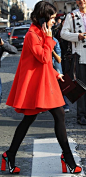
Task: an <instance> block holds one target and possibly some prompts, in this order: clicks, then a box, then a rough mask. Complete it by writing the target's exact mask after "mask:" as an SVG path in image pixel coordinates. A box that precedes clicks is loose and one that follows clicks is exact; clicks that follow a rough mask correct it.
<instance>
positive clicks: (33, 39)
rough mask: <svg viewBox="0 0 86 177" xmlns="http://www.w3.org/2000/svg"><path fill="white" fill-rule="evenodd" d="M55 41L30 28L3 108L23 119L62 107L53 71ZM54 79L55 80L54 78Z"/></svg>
mask: <svg viewBox="0 0 86 177" xmlns="http://www.w3.org/2000/svg"><path fill="white" fill-rule="evenodd" d="M54 45H55V41H54V40H53V39H52V37H49V36H45V34H44V33H43V31H42V30H41V29H40V28H38V27H36V26H35V25H33V24H32V25H31V27H30V29H29V31H28V32H27V34H26V36H25V40H24V45H23V49H22V53H21V57H20V61H19V65H18V68H17V72H16V75H15V78H14V82H13V85H12V88H11V91H10V94H9V96H8V99H7V102H6V104H7V105H9V106H12V107H14V108H15V110H16V111H17V112H20V113H24V114H25V115H32V114H37V113H39V112H43V111H46V110H49V109H52V108H55V107H60V106H63V105H64V104H65V102H64V99H63V96H62V94H61V91H60V87H59V84H58V81H57V78H58V75H59V74H58V73H57V71H55V70H54V69H53V65H52V50H53V48H54ZM56 77H57V78H56Z"/></svg>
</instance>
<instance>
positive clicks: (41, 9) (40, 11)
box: [31, 1, 56, 25]
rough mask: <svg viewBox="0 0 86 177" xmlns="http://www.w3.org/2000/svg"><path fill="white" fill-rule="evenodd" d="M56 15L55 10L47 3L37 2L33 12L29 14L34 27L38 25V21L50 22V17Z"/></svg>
mask: <svg viewBox="0 0 86 177" xmlns="http://www.w3.org/2000/svg"><path fill="white" fill-rule="evenodd" d="M55 13H56V8H55V7H54V6H53V5H52V4H50V3H49V2H45V1H39V2H38V3H37V4H36V5H35V7H34V10H33V12H32V13H31V20H32V22H33V23H34V24H35V25H39V19H40V18H45V20H46V22H48V21H49V20H50V17H51V15H53V14H55Z"/></svg>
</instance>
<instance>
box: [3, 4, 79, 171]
mask: <svg viewBox="0 0 86 177" xmlns="http://www.w3.org/2000/svg"><path fill="white" fill-rule="evenodd" d="M55 17H56V8H55V7H54V6H53V5H51V4H50V3H48V2H44V1H40V2H38V3H37V4H36V5H35V8H34V10H33V12H32V14H31V19H32V22H33V23H32V25H31V27H30V29H29V31H28V32H27V34H26V37H25V40H24V45H23V50H22V53H21V57H20V62H19V65H18V69H17V72H16V75H15V78H14V82H13V85H12V88H11V91H10V94H9V96H8V99H7V102H6V104H7V105H9V106H12V107H14V108H15V111H16V112H18V113H23V114H24V118H23V120H22V121H21V122H20V124H19V125H18V127H17V129H16V131H15V134H14V137H13V140H12V143H11V145H10V147H9V149H8V150H7V151H6V152H4V153H3V155H2V166H1V170H5V163H6V162H7V163H8V167H9V172H10V173H13V174H14V173H19V172H20V168H19V167H16V166H15V156H16V153H17V151H18V148H19V146H20V144H21V142H22V140H23V139H24V137H25V135H26V133H27V130H28V128H29V127H30V125H31V124H32V123H33V122H34V120H35V119H36V117H37V114H38V113H40V112H44V111H47V110H49V112H50V113H51V114H52V115H53V118H54V121H55V134H56V137H57V139H58V141H59V144H60V146H61V148H62V155H61V161H62V165H63V167H64V165H65V169H64V168H63V172H67V171H66V164H67V165H68V167H69V169H70V172H71V173H79V172H81V167H79V166H77V165H76V163H75V161H74V158H73V155H72V152H71V150H70V147H69V143H68V139H67V134H66V129H65V121H64V109H63V107H62V106H63V105H64V104H65V102H64V99H63V96H62V93H61V90H60V87H59V84H58V81H57V80H58V79H61V80H62V81H64V80H63V79H62V76H63V75H62V74H59V73H58V72H57V71H55V70H54V69H53V65H52V50H53V48H54V46H55V44H56V43H55V41H54V40H53V39H52V31H51V28H52V26H53V24H54V23H55ZM43 21H45V22H44V23H43V24H42V27H41V22H43Z"/></svg>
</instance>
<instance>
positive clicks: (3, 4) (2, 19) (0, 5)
mask: <svg viewBox="0 0 86 177" xmlns="http://www.w3.org/2000/svg"><path fill="white" fill-rule="evenodd" d="M8 15H9V12H8V0H0V29H1V28H5V27H6V26H7V23H8Z"/></svg>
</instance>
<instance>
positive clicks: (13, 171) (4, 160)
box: [1, 152, 20, 174]
mask: <svg viewBox="0 0 86 177" xmlns="http://www.w3.org/2000/svg"><path fill="white" fill-rule="evenodd" d="M6 163H7V164H8V168H9V172H10V173H11V174H16V173H19V172H20V168H19V167H16V166H14V167H11V163H10V161H9V158H8V156H7V154H6V152H4V153H3V155H2V163H1V171H5V170H6Z"/></svg>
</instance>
